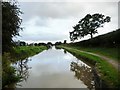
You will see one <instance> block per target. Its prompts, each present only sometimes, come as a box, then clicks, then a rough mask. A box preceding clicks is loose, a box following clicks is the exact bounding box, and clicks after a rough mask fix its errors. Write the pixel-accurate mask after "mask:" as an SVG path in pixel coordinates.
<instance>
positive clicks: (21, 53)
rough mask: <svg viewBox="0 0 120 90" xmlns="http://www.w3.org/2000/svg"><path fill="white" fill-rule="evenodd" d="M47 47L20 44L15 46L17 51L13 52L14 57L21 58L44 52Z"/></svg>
mask: <svg viewBox="0 0 120 90" xmlns="http://www.w3.org/2000/svg"><path fill="white" fill-rule="evenodd" d="M45 49H47V47H45V46H19V47H15V48H14V50H15V53H14V54H13V58H15V60H19V59H20V60H21V59H25V58H28V57H30V56H33V55H35V54H37V53H40V52H42V51H43V50H45Z"/></svg>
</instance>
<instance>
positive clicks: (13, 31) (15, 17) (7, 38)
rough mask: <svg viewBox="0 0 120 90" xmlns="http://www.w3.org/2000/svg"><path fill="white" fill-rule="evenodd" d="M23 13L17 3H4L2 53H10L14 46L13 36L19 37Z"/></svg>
mask: <svg viewBox="0 0 120 90" xmlns="http://www.w3.org/2000/svg"><path fill="white" fill-rule="evenodd" d="M21 14H22V12H21V11H20V8H18V5H17V3H16V2H15V1H13V2H2V52H3V53H4V52H10V51H11V50H12V47H13V45H14V41H13V40H12V37H13V36H16V35H19V33H18V32H19V30H21V29H22V28H21V27H20V25H21V22H22V19H21V18H20V15H21Z"/></svg>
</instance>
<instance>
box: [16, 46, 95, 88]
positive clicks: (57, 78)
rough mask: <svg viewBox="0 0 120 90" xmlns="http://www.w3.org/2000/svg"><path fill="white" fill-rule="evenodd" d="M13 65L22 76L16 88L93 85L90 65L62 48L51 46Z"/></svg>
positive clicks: (86, 86)
mask: <svg viewBox="0 0 120 90" xmlns="http://www.w3.org/2000/svg"><path fill="white" fill-rule="evenodd" d="M14 66H15V68H16V69H17V74H19V75H21V76H22V77H23V78H22V80H21V82H19V83H17V85H16V87H17V88H87V89H93V87H94V82H93V76H92V72H91V67H90V66H88V65H87V64H85V63H84V62H82V61H81V60H79V59H77V58H76V57H74V56H73V55H72V54H70V53H68V52H66V51H64V50H63V49H56V48H55V47H52V48H50V49H48V50H45V51H43V52H41V53H39V54H37V55H34V56H32V57H29V58H28V59H25V60H22V61H19V62H17V63H16V64H15V65H14Z"/></svg>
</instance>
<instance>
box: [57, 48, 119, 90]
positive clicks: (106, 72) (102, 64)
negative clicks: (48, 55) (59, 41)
mask: <svg viewBox="0 0 120 90" xmlns="http://www.w3.org/2000/svg"><path fill="white" fill-rule="evenodd" d="M57 47H59V48H63V49H65V50H67V51H68V52H70V53H71V54H73V55H74V56H76V57H77V58H79V59H81V60H83V61H85V62H88V63H90V64H91V65H93V66H95V70H96V71H97V75H98V76H99V77H100V79H101V80H102V81H104V82H105V83H106V85H107V86H108V87H109V88H118V87H119V85H120V83H119V80H120V79H119V75H120V74H119V72H118V70H117V69H116V68H114V67H113V66H112V65H111V64H109V63H108V62H106V60H103V59H101V58H100V57H97V56H94V55H91V54H88V53H85V52H80V51H79V50H77V49H74V48H70V47H65V46H57Z"/></svg>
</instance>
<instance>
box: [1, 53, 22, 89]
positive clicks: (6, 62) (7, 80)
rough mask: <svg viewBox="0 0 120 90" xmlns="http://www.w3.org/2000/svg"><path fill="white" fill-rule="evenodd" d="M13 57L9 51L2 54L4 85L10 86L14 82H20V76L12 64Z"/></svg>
mask: <svg viewBox="0 0 120 90" xmlns="http://www.w3.org/2000/svg"><path fill="white" fill-rule="evenodd" d="M10 61H12V58H11V56H10V54H9V53H4V55H3V56H2V67H3V68H2V87H3V88H4V87H8V85H10V84H12V83H13V82H14V83H15V82H19V81H20V77H19V76H18V75H16V74H15V72H16V70H15V68H14V67H12V66H11V62H10Z"/></svg>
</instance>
